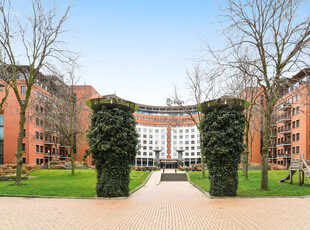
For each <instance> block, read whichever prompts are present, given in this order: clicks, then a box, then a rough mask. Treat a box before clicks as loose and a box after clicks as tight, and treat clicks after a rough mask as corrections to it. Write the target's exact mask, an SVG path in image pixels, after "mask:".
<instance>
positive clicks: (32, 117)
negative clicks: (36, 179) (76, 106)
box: [0, 76, 99, 165]
mask: <svg viewBox="0 0 310 230" xmlns="http://www.w3.org/2000/svg"><path fill="white" fill-rule="evenodd" d="M17 84H18V89H19V95H20V97H21V99H22V100H23V98H25V92H26V84H25V80H23V77H22V76H20V79H19V80H17ZM4 91H5V90H4V83H3V82H2V83H1V82H0V99H2V98H3V97H4V94H5V92H4ZM74 92H75V94H74V97H75V100H79V99H81V100H83V103H81V104H82V105H84V107H83V109H82V110H81V113H80V114H79V116H78V117H77V118H76V119H77V120H78V122H79V124H80V126H82V127H83V130H84V131H85V130H87V128H88V124H89V123H90V120H89V116H88V115H89V112H90V109H89V108H88V107H87V106H86V104H85V103H84V101H85V102H86V101H87V100H88V99H90V98H93V97H98V96H99V94H98V92H97V91H96V90H95V89H94V88H93V87H92V86H75V88H74ZM50 101H53V103H62V102H61V100H58V99H57V97H55V95H53V94H52V93H51V91H50V90H48V87H47V86H46V85H44V84H43V83H41V82H37V83H36V84H35V85H34V86H33V88H32V94H31V99H30V104H29V107H28V109H27V113H26V122H25V128H24V138H23V161H24V163H26V164H39V165H41V164H46V163H48V162H49V161H50V160H52V159H59V160H69V159H70V152H71V149H70V146H69V145H68V143H67V142H66V141H65V140H64V138H63V137H62V135H61V133H60V132H59V131H57V130H56V129H55V127H54V125H53V124H52V123H51V122H50V121H49V120H48V117H47V114H48V113H51V112H53V111H52V110H53V108H52V107H51V106H48V105H49V104H50V103H49V102H50ZM64 120H65V119H64ZM18 131H19V104H18V101H17V99H16V96H15V94H14V92H13V90H12V89H11V88H10V89H9V96H8V98H7V101H6V103H5V104H4V106H3V108H2V110H1V111H0V164H3V163H16V151H17V138H18ZM78 135H79V136H75V138H74V148H76V149H75V151H74V152H76V154H75V160H82V157H83V156H84V153H85V150H86V149H87V148H88V146H87V143H86V141H85V133H80V134H78ZM88 161H89V163H90V162H91V158H88Z"/></svg>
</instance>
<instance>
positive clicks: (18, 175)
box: [15, 109, 26, 184]
mask: <svg viewBox="0 0 310 230" xmlns="http://www.w3.org/2000/svg"><path fill="white" fill-rule="evenodd" d="M25 118H26V113H25V111H24V110H23V109H21V112H20V119H19V133H18V139H17V152H16V159H17V162H16V163H17V166H16V178H15V184H21V183H22V166H23V138H24V126H25Z"/></svg>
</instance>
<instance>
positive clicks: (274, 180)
mask: <svg viewBox="0 0 310 230" xmlns="http://www.w3.org/2000/svg"><path fill="white" fill-rule="evenodd" d="M238 173H239V185H238V190H237V194H238V196H239V197H264V196H304V195H310V182H309V181H308V179H307V178H306V177H305V184H303V186H301V187H300V186H298V173H295V175H294V176H293V184H292V185H291V184H289V181H287V182H285V183H280V182H279V181H280V179H281V178H284V177H285V176H286V175H287V174H288V173H289V171H288V170H273V171H269V173H268V177H269V190H268V191H261V190H260V189H259V188H260V181H261V171H249V180H244V177H243V176H242V172H241V170H239V171H238ZM188 174H189V177H190V180H191V181H192V182H193V183H194V184H196V185H198V186H199V187H200V188H202V189H203V190H205V191H206V192H209V189H210V183H209V180H208V179H207V176H206V178H205V179H203V178H201V172H189V173H188ZM206 174H207V172H206Z"/></svg>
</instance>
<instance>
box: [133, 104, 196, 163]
mask: <svg viewBox="0 0 310 230" xmlns="http://www.w3.org/2000/svg"><path fill="white" fill-rule="evenodd" d="M166 109H167V110H169V108H168V107H167V108H166ZM193 114H194V115H193V117H194V118H195V119H197V122H199V121H198V114H197V111H194V112H193ZM134 116H135V118H136V121H137V130H138V132H139V135H140V138H139V144H140V151H139V153H138V155H137V156H136V162H135V165H137V166H152V165H153V162H154V161H155V152H154V150H161V152H160V159H161V160H164V159H178V154H177V151H176V150H184V152H183V153H182V154H183V160H184V164H186V165H191V164H197V163H201V155H200V154H201V151H200V134H199V130H198V129H197V127H196V125H195V124H194V122H193V121H192V120H191V117H190V116H189V115H187V114H186V113H184V112H180V111H179V112H169V113H168V112H166V113H165V112H161V111H146V110H143V109H140V110H138V111H137V112H136V113H134Z"/></svg>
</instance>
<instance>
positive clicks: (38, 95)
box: [36, 90, 40, 98]
mask: <svg viewBox="0 0 310 230" xmlns="http://www.w3.org/2000/svg"><path fill="white" fill-rule="evenodd" d="M36 97H37V98H39V97H40V93H39V91H38V90H37V91H36Z"/></svg>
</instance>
